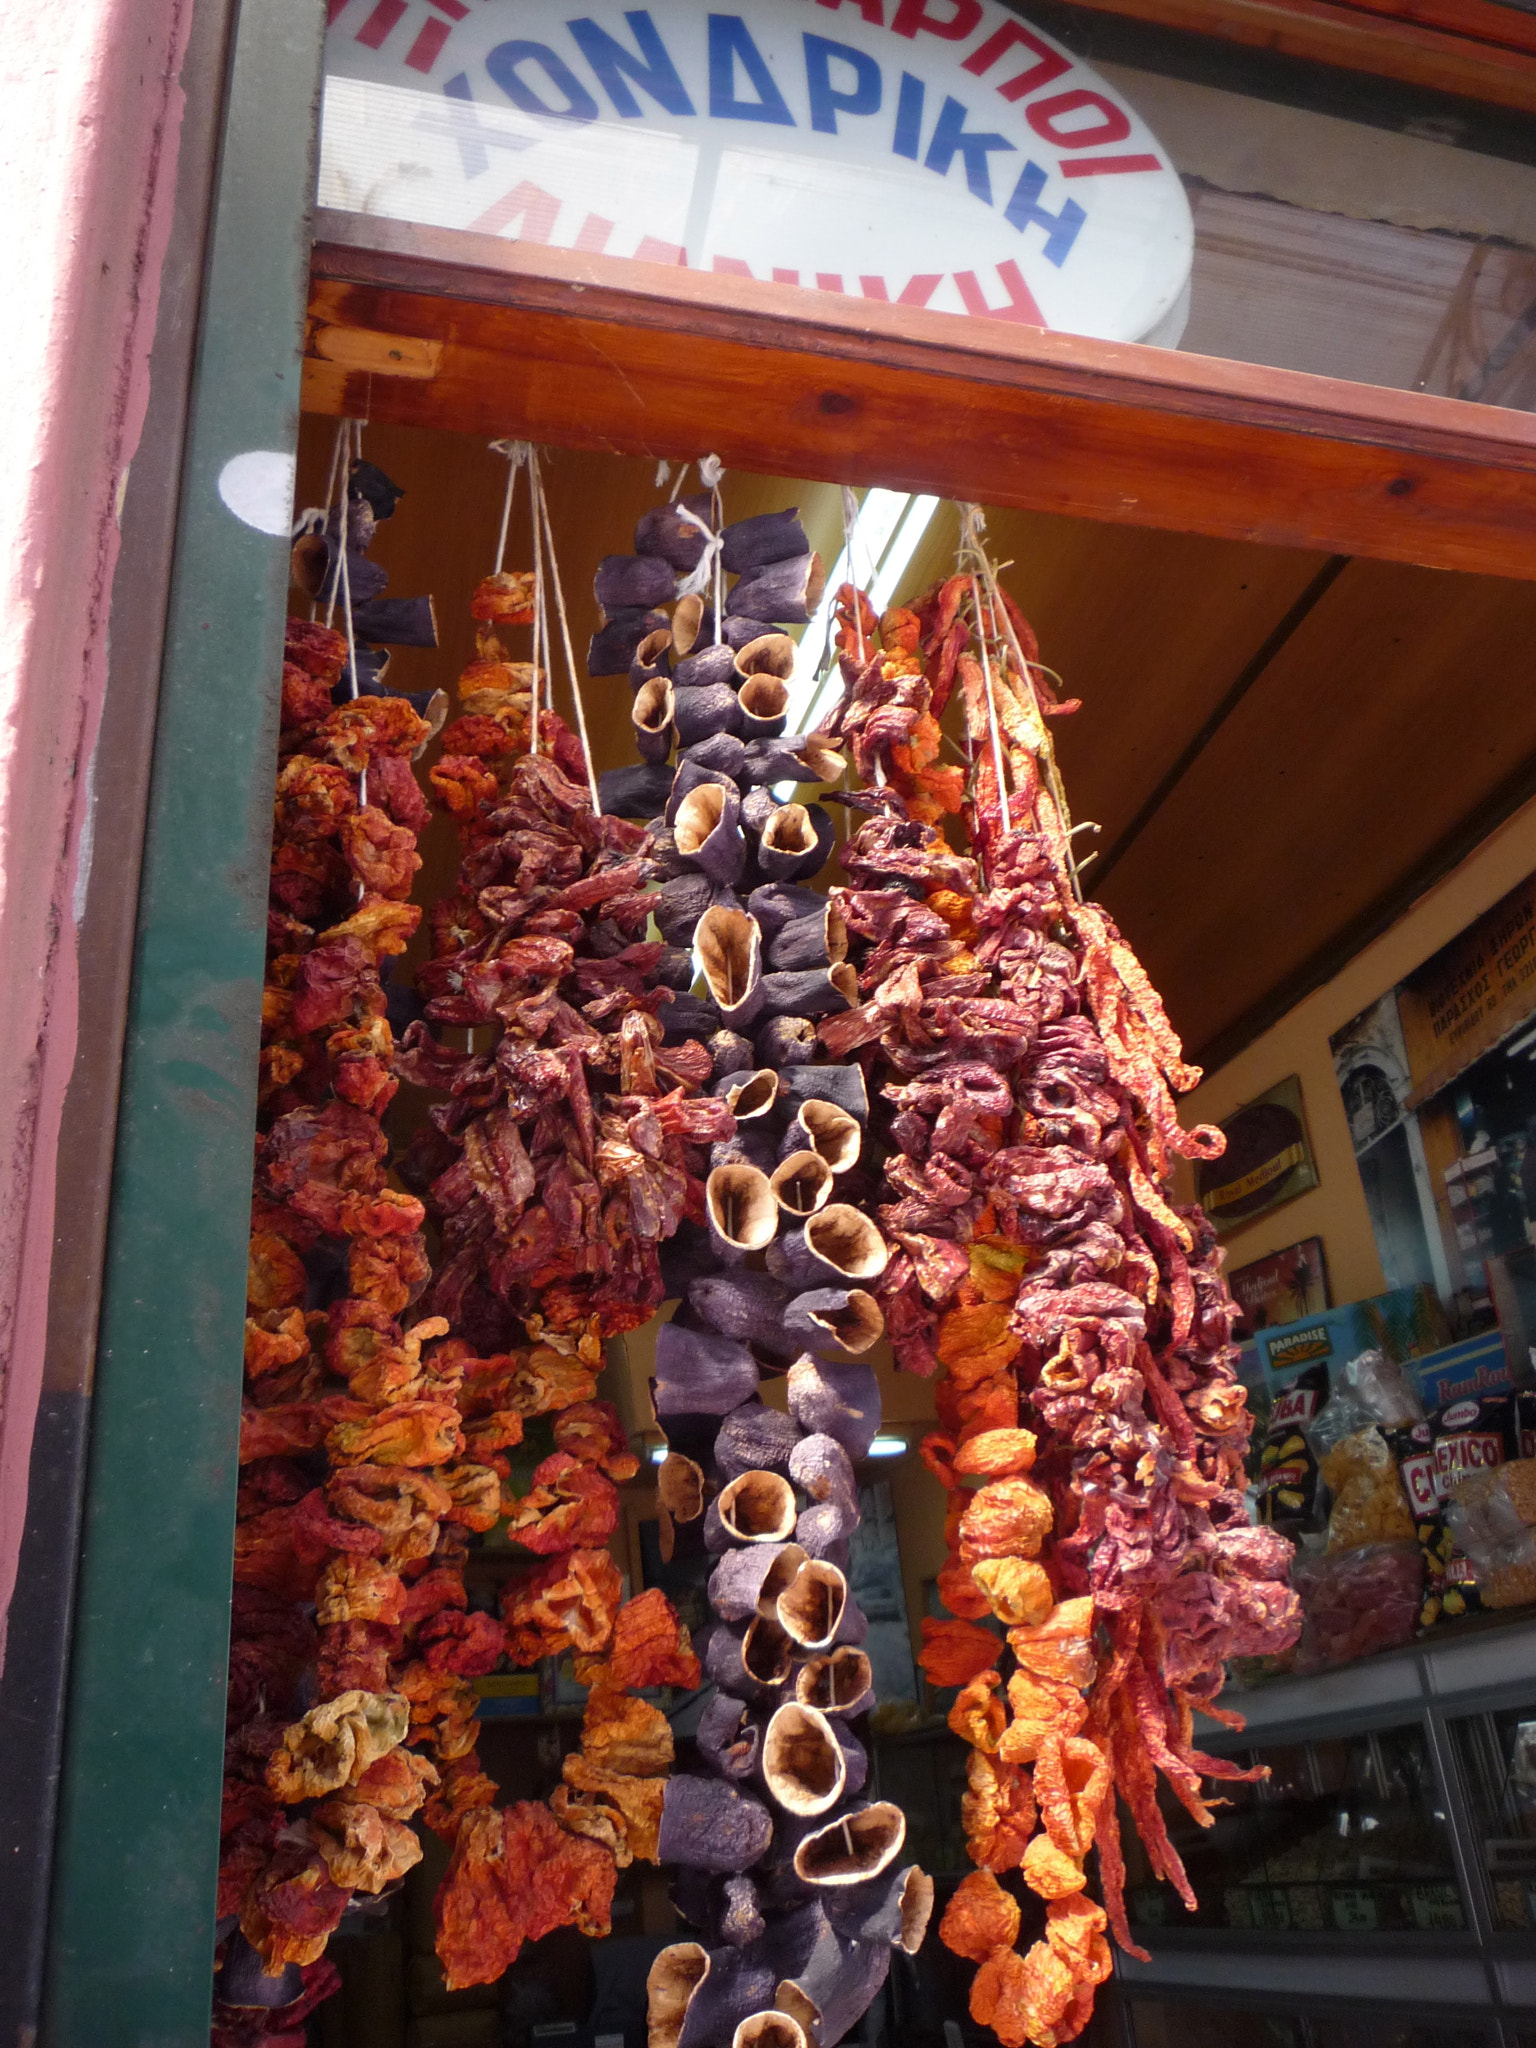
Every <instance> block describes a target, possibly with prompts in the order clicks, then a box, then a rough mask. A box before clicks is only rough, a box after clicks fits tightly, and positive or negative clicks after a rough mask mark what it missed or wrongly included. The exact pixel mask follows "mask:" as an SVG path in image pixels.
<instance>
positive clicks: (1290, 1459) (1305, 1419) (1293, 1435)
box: [1258, 1364, 1328, 1536]
mask: <svg viewBox="0 0 1536 2048" xmlns="http://www.w3.org/2000/svg"><path fill="white" fill-rule="evenodd" d="M1327 1399H1328V1367H1327V1366H1326V1364H1318V1365H1309V1366H1305V1367H1303V1369H1302V1370H1301V1371H1300V1372H1299V1373H1297V1375H1296V1377H1295V1378H1294V1379H1293V1380H1290V1381H1288V1382H1287V1383H1286V1385H1285V1386H1284V1387H1282V1388H1281V1389H1280V1391H1279V1392H1278V1393H1277V1394H1276V1395H1275V1404H1274V1406H1273V1408H1271V1410H1270V1412H1269V1427H1268V1428H1267V1429H1266V1431H1265V1432H1264V1448H1263V1450H1262V1451H1261V1453H1260V1454H1259V1478H1258V1497H1259V1498H1258V1506H1259V1519H1260V1521H1262V1522H1268V1523H1269V1524H1271V1526H1272V1527H1274V1528H1276V1529H1279V1530H1281V1531H1282V1532H1283V1533H1284V1534H1286V1535H1289V1536H1297V1535H1300V1534H1303V1533H1304V1532H1306V1531H1307V1530H1312V1529H1320V1528H1321V1527H1322V1526H1323V1516H1322V1513H1321V1501H1320V1498H1319V1493H1318V1471H1317V1458H1316V1456H1315V1455H1314V1453H1313V1450H1312V1447H1311V1445H1310V1444H1309V1443H1308V1441H1307V1430H1308V1428H1309V1426H1310V1425H1311V1424H1312V1422H1313V1421H1314V1419H1315V1418H1316V1416H1317V1414H1318V1412H1319V1410H1320V1409H1321V1408H1322V1406H1323V1404H1324V1403H1325V1402H1326V1401H1327Z"/></svg>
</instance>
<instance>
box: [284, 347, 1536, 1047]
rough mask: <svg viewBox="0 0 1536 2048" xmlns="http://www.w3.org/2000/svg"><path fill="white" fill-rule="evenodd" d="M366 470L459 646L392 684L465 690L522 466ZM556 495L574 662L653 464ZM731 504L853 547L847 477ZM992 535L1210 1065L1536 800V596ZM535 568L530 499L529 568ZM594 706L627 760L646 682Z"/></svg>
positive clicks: (1165, 543)
mask: <svg viewBox="0 0 1536 2048" xmlns="http://www.w3.org/2000/svg"><path fill="white" fill-rule="evenodd" d="M681 369H682V366H681V365H680V373H681ZM333 432H334V426H333V422H332V421H331V420H329V419H322V418H318V417H310V418H307V419H306V421H305V431H304V437H303V442H302V447H301V462H300V487H299V488H300V496H299V502H300V503H301V504H307V503H313V502H314V501H315V499H316V498H317V497H318V496H319V495H320V494H321V493H322V492H323V489H324V477H325V469H326V464H327V462H328V459H329V453H330V447H331V439H332V434H333ZM365 452H366V453H367V454H368V455H369V456H370V458H371V459H372V460H374V461H376V462H378V463H379V464H380V465H381V466H382V467H383V468H385V469H386V470H388V471H389V472H390V474H391V475H393V476H394V477H395V478H396V480H397V481H398V482H400V483H401V484H403V485H404V486H405V488H406V492H407V496H406V498H405V500H404V502H403V504H402V506H401V508H400V510H399V512H398V513H397V515H396V517H395V518H394V520H392V521H391V522H390V523H389V524H387V525H386V526H384V527H383V528H381V529H380V533H379V537H378V540H377V542H376V544H375V547H374V549H373V554H374V557H375V559H376V560H377V561H379V562H380V563H381V565H382V566H384V567H385V568H386V569H388V570H389V572H390V576H391V584H390V588H391V591H392V593H394V594H398V595H410V594H414V593H416V592H419V591H423V590H426V591H431V592H432V593H433V594H434V596H435V598H436V601H437V616H438V624H439V637H440V641H441V646H440V648H439V650H438V651H437V652H435V653H424V652H414V653H413V652H408V651H402V652H400V653H399V654H398V655H397V656H396V664H395V667H394V669H393V670H392V672H391V682H392V683H394V684H395V685H396V686H397V687H402V688H409V689H421V688H426V687H430V686H432V685H435V684H443V685H447V684H449V683H450V682H451V680H452V678H453V677H454V676H455V675H456V674H457V672H458V670H459V668H460V667H461V666H462V665H463V663H464V662H465V661H466V660H467V659H468V657H469V654H470V651H471V630H470V625H469V621H468V617H467V601H468V597H469V594H470V591H471V590H472V588H473V586H474V584H475V582H476V581H477V580H478V578H479V577H480V576H481V575H483V574H484V573H485V572H486V570H487V569H488V568H490V567H491V565H492V563H491V557H492V556H493V555H494V549H495V535H496V529H497V523H498V520H499V516H500V507H501V494H502V489H503V485H504V480H505V468H504V465H503V464H502V463H501V462H500V461H499V460H498V459H497V458H496V457H494V456H492V455H491V454H490V453H488V451H487V449H486V446H485V443H484V441H483V440H482V439H480V438H478V437H471V436H467V435H458V434H450V433H444V432H440V431H437V430H434V429H429V428H421V427H406V426H384V425H381V426H377V427H374V428H371V429H370V430H369V433H368V439H367V445H366V450H365ZM546 477H547V482H548V489H549V502H550V510H551V516H552V519H553V522H554V526H555V532H556V539H557V545H558V549H559V560H560V566H561V572H562V578H563V582H564V587H565V592H566V597H567V601H568V604H569V606H570V614H571V626H572V634H573V638H574V640H575V644H576V647H577V650H578V654H579V653H580V652H581V651H582V650H584V648H585V644H586V638H587V635H588V634H589V633H590V631H591V630H592V627H593V624H594V623H595V610H594V606H593V602H592V596H591V583H592V573H593V570H594V568H595V565H596V563H597V560H598V558H599V557H600V556H602V555H604V554H610V553H619V552H623V551H625V550H627V548H628V547H629V545H630V535H631V529H632V527H633V525H634V521H635V519H636V517H637V516H638V514H639V513H640V512H641V511H642V510H643V509H644V508H645V507H646V506H647V505H649V504H652V503H654V502H655V499H656V497H657V488H656V483H655V467H654V464H652V463H651V462H649V461H646V460H642V459H639V458H635V457H620V456H607V455H597V454H592V453H585V452H575V451H566V450H554V451H552V452H551V453H550V454H549V455H548V457H547V459H546ZM724 495H725V504H726V514H727V517H728V518H740V517H743V516H745V515H747V514H748V513H751V512H753V511H758V510H762V509H764V508H766V507H768V506H777V505H785V504H796V503H798V504H799V505H800V507H801V509H802V514H803V516H804V517H805V520H806V524H807V526H808V528H809V529H810V531H811V534H812V538H813V540H814V541H815V542H816V544H817V545H819V546H821V547H822V549H823V551H824V552H825V553H826V554H827V556H828V558H829V560H830V559H831V557H832V556H833V555H835V553H836V550H837V546H838V544H839V540H840V512H839V500H838V494H837V492H836V490H835V489H834V488H833V487H832V486H830V485H828V484H825V483H808V482H805V481H804V480H795V479H792V478H776V477H764V476H746V475H739V474H729V473H728V475H727V477H726V481H725V486H724ZM955 531H956V524H955V515H954V513H953V511H952V509H951V508H950V507H948V506H945V507H942V508H941V510H940V513H939V515H938V516H937V517H936V518H935V521H934V523H933V526H932V527H931V529H930V532H929V535H928V538H927V540H926V541H925V543H924V545H923V546H922V547H921V548H920V549H919V551H918V554H917V556H916V557H915V558H914V561H913V564H912V567H911V571H910V572H909V577H908V579H907V588H908V589H909V590H911V591H916V590H918V589H920V588H922V587H924V586H925V585H926V584H927V583H928V582H931V581H932V580H933V579H934V578H935V577H936V576H938V575H940V574H942V573H944V571H945V569H946V568H947V567H948V564H949V561H950V559H951V558H952V550H953V544H954V537H955ZM989 535H990V539H991V542H992V546H993V549H994V552H995V555H996V556H997V558H998V559H999V560H1001V561H1005V562H1008V563H1010V564H1011V565H1012V566H1011V567H1010V568H1009V569H1008V570H1007V572H1006V574H1005V577H1004V581H1005V583H1006V584H1007V586H1008V588H1009V589H1010V590H1011V591H1012V592H1013V593H1014V595H1015V596H1016V597H1017V598H1018V599H1019V601H1020V602H1021V604H1022V605H1023V606H1024V609H1025V611H1026V612H1027V613H1028V614H1029V616H1030V618H1031V620H1032V621H1033V623H1034V625H1035V628H1036V631H1037V633H1038V635H1039V639H1040V646H1041V652H1042V656H1043V658H1044V659H1045V660H1046V661H1047V662H1048V663H1049V664H1050V665H1051V667H1053V668H1054V669H1055V670H1056V671H1057V672H1058V673H1059V674H1060V676H1061V677H1062V679H1063V682H1064V684H1065V686H1066V694H1068V695H1070V696H1074V697H1079V698H1081V699H1082V704H1083V708H1082V710H1081V711H1080V712H1079V713H1078V714H1077V715H1076V716H1075V717H1073V718H1071V719H1068V720H1065V721H1062V722H1061V723H1060V724H1059V725H1058V727H1057V735H1058V744H1059V749H1060V756H1061V763H1062V768H1063V773H1064V776H1065V779H1066V783H1067V789H1068V793H1069V797H1070V800H1071V803H1072V809H1073V815H1074V817H1075V818H1078V819H1085V820H1092V821H1094V822H1095V823H1097V824H1098V826H1099V827H1100V833H1099V836H1098V837H1097V838H1096V839H1094V840H1092V841H1091V842H1089V843H1091V844H1093V845H1095V846H1096V847H1097V848H1098V849H1099V858H1098V860H1097V862H1096V863H1095V864H1094V865H1093V866H1091V867H1090V868H1089V869H1088V871H1087V876H1086V878H1085V879H1086V880H1088V881H1089V882H1090V883H1091V884H1093V885H1094V886H1095V887H1096V889H1097V890H1098V891H1099V893H1100V894H1101V895H1102V900H1103V901H1104V902H1105V904H1106V905H1107V907H1108V908H1109V909H1110V911H1111V912H1112V914H1113V915H1114V917H1115V918H1116V919H1117V920H1118V922H1119V923H1120V924H1121V926H1122V928H1123V929H1124V931H1125V933H1126V935H1127V937H1128V938H1129V939H1130V940H1131V942H1132V943H1133V944H1134V945H1135V947H1136V949H1137V951H1138V952H1139V953H1140V955H1141V957H1142V959H1143V960H1144V961H1145V963H1146V966H1147V968H1148V970H1149V972H1150V973H1151V975H1152V978H1153V980H1154V982H1155V983H1156V984H1157V985H1158V987H1159V988H1160V989H1161V990H1162V992H1163V994H1164V997H1165V999H1166V1001H1167V1004H1168V1008H1169V1012H1170V1014H1171V1016H1172V1018H1173V1021H1174V1024H1175V1026H1176V1027H1177V1028H1178V1030H1179V1031H1180V1032H1181V1033H1182V1035H1183V1037H1184V1039H1185V1042H1186V1045H1187V1046H1188V1047H1189V1048H1190V1050H1191V1053H1192V1055H1193V1056H1194V1057H1195V1058H1197V1059H1200V1060H1202V1062H1203V1063H1205V1064H1206V1065H1208V1066H1214V1065H1217V1064H1219V1063H1220V1062H1221V1061H1222V1060H1223V1059H1225V1058H1228V1057H1230V1056H1231V1054H1232V1053H1233V1052H1235V1051H1236V1050H1238V1049H1239V1047H1240V1046H1241V1045H1242V1044H1243V1043H1245V1042H1246V1041H1247V1040H1248V1039H1249V1038H1251V1037H1252V1036H1254V1035H1255V1034H1256V1033H1257V1032H1258V1031H1259V1030H1262V1029H1263V1028H1264V1027H1265V1026H1266V1025H1267V1024H1268V1023H1270V1022H1272V1021H1273V1019H1274V1018H1275V1017H1277V1016H1279V1015H1281V1014H1283V1012H1284V1010H1285V1009H1286V1008H1288V1007H1289V1006H1290V1004H1291V1003H1293V1002H1295V1001H1296V1000H1298V999H1299V998H1300V996H1301V995H1302V994H1304V993H1305V992H1306V991H1307V989H1309V988H1311V987H1314V986H1316V985H1317V983H1318V982H1319V981H1321V980H1323V979H1325V978H1326V977H1327V976H1328V975H1329V974H1331V973H1332V972H1334V971H1335V970H1336V968H1337V967H1339V966H1341V965H1342V964H1343V962H1344V961H1345V960H1346V959H1347V958H1348V957H1349V956H1350V955H1351V954H1352V953H1353V952H1355V951H1357V950H1358V949H1359V947H1360V946H1361V945H1362V944H1363V943H1364V942H1365V940H1366V939H1367V938H1369V937H1370V936H1371V935H1372V934H1373V933H1374V932H1376V931H1378V930H1380V929H1381V928H1382V927H1383V926H1384V925H1385V924H1386V923H1388V922H1390V921H1391V919H1392V918H1393V917H1394V916H1395V915H1396V914H1397V913H1398V912H1399V911H1400V910H1401V909H1402V908H1404V907H1405V906H1406V904H1407V902H1408V901H1410V900H1411V899H1412V897H1413V896H1415V895H1416V894H1418V893H1419V891H1420V890H1421V889H1422V888H1424V887H1425V886H1426V885H1427V884H1428V882H1429V881H1431V880H1432V879H1433V878H1434V877H1435V875H1436V874H1438V873H1440V872H1442V871H1443V870H1444V869H1445V868H1446V867H1447V866H1449V865H1450V864H1451V863H1453V862H1454V861H1455V860H1456V859H1458V858H1460V857H1461V855H1462V854H1463V853H1465V852H1466V851H1468V850H1470V848H1471V846H1473V845H1475V844H1476V843H1477V842H1478V841H1479V840H1480V839H1481V838H1483V837H1485V836H1486V834H1487V833H1488V832H1489V831H1491V830H1492V829H1493V827H1494V826H1495V825H1496V824H1497V823H1498V822H1499V821H1500V819H1501V818H1503V817H1504V816H1506V815H1508V813H1509V812H1510V811H1511V810H1512V809H1513V808H1514V807H1515V806H1516V805H1517V804H1518V803H1520V802H1523V801H1524V800H1525V799H1526V798H1527V797H1529V796H1531V795H1532V794H1536V690H1533V689H1532V687H1531V681H1530V669H1531V649H1532V647H1533V646H1536V584H1532V583H1527V582H1513V581H1508V580H1505V579H1502V578H1498V577H1488V576H1476V575H1468V574H1465V573H1459V572H1447V571H1440V570H1433V569H1422V568H1415V567H1411V566H1405V565H1402V564H1398V563H1390V562H1382V561H1370V560H1364V559H1355V560H1346V559H1344V558H1342V557H1338V556H1333V557H1330V556H1326V555H1323V554H1321V553H1309V552H1304V551H1301V550H1295V549H1284V548H1274V547H1266V546H1261V545H1258V544H1256V543H1249V542H1243V541H1233V540H1217V539H1210V538H1202V537H1198V536H1194V535H1189V534H1177V533H1168V532H1156V531H1152V530H1149V529H1144V528H1138V527H1133V526H1125V525H1115V526H1111V525H1105V524H1099V523H1097V522H1093V521H1089V520H1082V519H1072V518H1067V517H1064V516H1060V515H1057V514H1050V513H1038V512H1021V511H1017V510H992V511H990V512H989ZM529 559H530V556H529V547H528V527H527V521H526V503H524V504H522V505H520V506H519V507H518V512H517V515H516V517H515V518H514V523H513V529H512V537H511V543H510V546H509V550H508V561H509V563H510V564H514V565H523V564H525V563H526V562H527V561H528V560H529ZM904 594H905V593H904ZM557 694H558V693H557ZM586 702H587V712H588V717H589V720H590V721H591V723H592V728H593V739H594V753H595V755H596V758H597V765H598V767H599V769H602V768H608V767H616V766H618V765H620V764H621V763H622V762H624V761H625V760H627V759H630V758H632V756H631V753H630V747H629V723H628V708H629V690H628V686H627V684H626V682H625V681H624V679H623V678H620V677H615V678H609V679H603V680H599V681H594V682H591V683H590V684H588V685H587V689H586ZM428 853H429V868H428V873H427V876H426V877H425V878H424V879H426V880H427V881H428V884H429V886H442V887H446V886H447V885H448V879H449V873H450V871H451V861H452V849H451V846H450V845H449V843H448V841H447V839H446V837H445V838H444V839H443V841H442V843H441V845H440V846H439V847H438V848H437V849H436V851H434V850H433V849H431V848H429V849H428Z"/></svg>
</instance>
